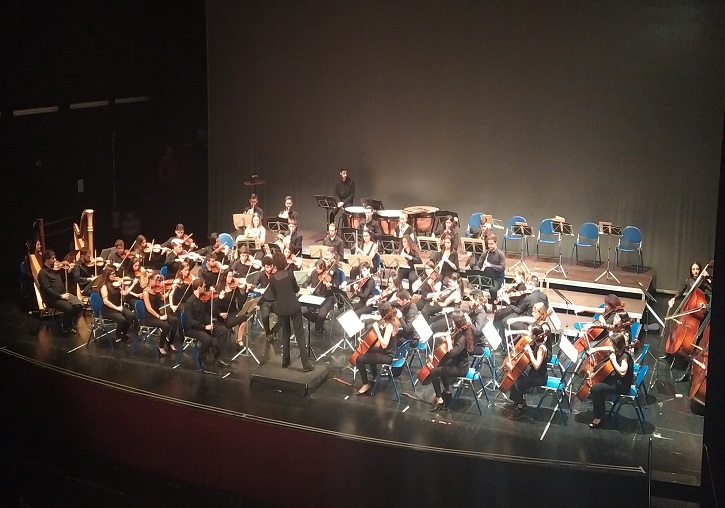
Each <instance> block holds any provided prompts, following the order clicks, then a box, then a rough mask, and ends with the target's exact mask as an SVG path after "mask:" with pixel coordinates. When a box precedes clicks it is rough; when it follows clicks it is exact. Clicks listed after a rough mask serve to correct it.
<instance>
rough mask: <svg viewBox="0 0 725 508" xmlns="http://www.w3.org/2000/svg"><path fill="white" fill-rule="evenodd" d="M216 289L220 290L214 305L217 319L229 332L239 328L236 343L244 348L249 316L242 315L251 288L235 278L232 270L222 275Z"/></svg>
mask: <svg viewBox="0 0 725 508" xmlns="http://www.w3.org/2000/svg"><path fill="white" fill-rule="evenodd" d="M215 287H218V288H219V291H218V296H217V301H216V304H215V305H214V312H215V314H216V315H215V318H216V319H217V320H218V321H220V322H221V323H223V324H224V327H225V328H226V329H227V330H232V329H233V328H234V327H235V326H236V327H237V334H236V343H237V345H238V346H244V331H245V330H246V328H247V321H248V320H249V317H250V316H249V315H247V314H242V312H241V311H242V309H243V308H244V304H245V302H246V301H247V296H248V293H247V291H248V289H249V288H250V286H248V285H247V284H245V283H243V282H239V281H238V280H237V279H235V278H234V272H233V271H232V270H229V269H227V270H225V271H224V272H223V273H222V277H221V282H220V283H219V284H217V285H216V286H215Z"/></svg>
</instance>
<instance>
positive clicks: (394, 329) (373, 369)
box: [355, 302, 400, 395]
mask: <svg viewBox="0 0 725 508" xmlns="http://www.w3.org/2000/svg"><path fill="white" fill-rule="evenodd" d="M378 310H379V311H380V321H377V322H376V323H373V325H372V326H373V329H374V330H375V334H376V337H377V340H376V341H375V345H374V346H373V347H371V348H370V349H368V351H367V353H365V354H362V355H359V356H358V357H357V360H356V364H355V365H356V367H357V368H358V370H359V371H360V379H361V380H362V386H361V387H360V389H359V390H358V391H357V392H355V395H363V394H365V393H367V392H368V391H369V390H370V388H371V384H370V382H369V381H368V372H367V365H370V373H371V374H372V377H373V382H375V381H376V380H377V375H378V368H377V365H378V364H388V365H389V364H391V363H393V355H394V354H395V349H396V347H397V340H396V334H397V333H398V328H399V327H400V321H399V320H398V316H397V313H396V311H395V309H393V307H392V305H390V304H389V303H388V302H383V303H381V304H380V305H379V306H378Z"/></svg>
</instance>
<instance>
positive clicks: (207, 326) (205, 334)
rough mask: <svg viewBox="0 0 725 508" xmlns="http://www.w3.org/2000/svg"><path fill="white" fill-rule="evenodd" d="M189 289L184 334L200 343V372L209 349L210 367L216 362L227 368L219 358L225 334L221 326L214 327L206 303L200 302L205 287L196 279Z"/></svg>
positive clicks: (201, 281) (185, 309)
mask: <svg viewBox="0 0 725 508" xmlns="http://www.w3.org/2000/svg"><path fill="white" fill-rule="evenodd" d="M191 289H192V294H191V296H190V297H189V299H188V300H187V301H186V305H185V306H184V316H185V317H186V327H185V328H184V333H185V334H186V335H188V336H190V337H192V338H194V339H196V340H198V341H199V342H200V343H201V347H200V348H199V362H200V363H201V369H202V370H204V362H206V356H207V353H208V352H209V349H211V350H212V353H213V354H214V362H213V364H212V366H214V365H215V364H216V363H217V362H218V363H219V364H220V365H223V366H227V365H228V364H227V363H226V362H225V361H224V360H222V359H221V358H219V356H220V350H219V341H220V340H221V339H222V337H224V336H225V335H226V333H227V332H226V330H225V329H224V327H223V326H214V324H213V322H212V319H211V315H210V314H209V308H208V306H207V304H206V302H203V301H202V300H201V298H202V293H204V292H205V290H206V285H205V284H204V281H203V280H201V279H196V280H194V282H192V283H191Z"/></svg>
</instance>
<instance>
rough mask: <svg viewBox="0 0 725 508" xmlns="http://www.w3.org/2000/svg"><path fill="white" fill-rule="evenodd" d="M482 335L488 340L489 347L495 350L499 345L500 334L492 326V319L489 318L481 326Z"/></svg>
mask: <svg viewBox="0 0 725 508" xmlns="http://www.w3.org/2000/svg"><path fill="white" fill-rule="evenodd" d="M483 336H484V337H486V340H487V341H488V344H489V345H490V346H491V349H493V350H494V351H496V350H497V349H498V348H499V347H500V346H501V342H503V341H502V340H501V336H500V335H499V334H498V332H497V331H496V327H495V326H493V321H492V320H489V321H488V322H487V323H486V324H485V325H484V327H483Z"/></svg>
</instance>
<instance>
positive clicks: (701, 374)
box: [689, 322, 710, 406]
mask: <svg viewBox="0 0 725 508" xmlns="http://www.w3.org/2000/svg"><path fill="white" fill-rule="evenodd" d="M695 347H696V348H699V349H700V351H698V352H697V354H696V355H695V356H694V357H693V358H692V377H691V378H690V394H689V397H690V401H692V402H697V403H698V404H701V405H703V406H704V405H705V394H706V392H707V364H708V356H709V350H710V323H709V322H708V323H707V325H705V330H704V331H703V332H702V340H701V341H700V345H699V346H695Z"/></svg>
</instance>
